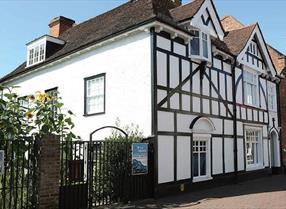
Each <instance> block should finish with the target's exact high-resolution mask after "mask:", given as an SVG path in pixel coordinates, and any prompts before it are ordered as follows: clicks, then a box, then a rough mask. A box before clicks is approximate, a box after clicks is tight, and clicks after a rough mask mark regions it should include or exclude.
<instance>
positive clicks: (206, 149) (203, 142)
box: [192, 134, 211, 182]
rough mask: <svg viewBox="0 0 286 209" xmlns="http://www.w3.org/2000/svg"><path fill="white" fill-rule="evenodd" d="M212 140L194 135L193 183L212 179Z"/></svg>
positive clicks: (202, 135) (201, 135) (200, 135)
mask: <svg viewBox="0 0 286 209" xmlns="http://www.w3.org/2000/svg"><path fill="white" fill-rule="evenodd" d="M210 138H211V136H210V135H208V136H204V134H196V135H194V140H193V153H192V156H193V157H192V159H193V160H192V162H193V181H194V182H199V181H205V180H209V179H211V176H210V145H209V144H210Z"/></svg>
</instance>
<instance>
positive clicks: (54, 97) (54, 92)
mask: <svg viewBox="0 0 286 209" xmlns="http://www.w3.org/2000/svg"><path fill="white" fill-rule="evenodd" d="M45 93H46V94H48V96H50V97H51V99H52V100H51V102H52V105H53V107H52V108H53V109H52V111H53V112H54V114H56V111H57V108H56V106H55V104H56V101H57V98H58V88H57V87H56V88H52V89H48V90H46V91H45Z"/></svg>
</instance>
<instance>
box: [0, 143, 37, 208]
mask: <svg viewBox="0 0 286 209" xmlns="http://www.w3.org/2000/svg"><path fill="white" fill-rule="evenodd" d="M36 151H37V148H36V142H35V141H34V140H27V139H26V140H25V141H24V140H1V139H0V155H1V156H0V158H1V159H0V161H2V160H3V159H4V168H3V167H2V166H3V164H2V163H1V165H0V166H1V169H0V209H11V208H13V209H31V208H35V207H36V196H35V194H36V191H35V189H36V186H35V185H36V179H37V178H36V176H35V175H36V173H37V172H36V167H37V166H36V155H37V153H36Z"/></svg>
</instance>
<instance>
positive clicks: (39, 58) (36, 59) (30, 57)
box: [27, 42, 46, 67]
mask: <svg viewBox="0 0 286 209" xmlns="http://www.w3.org/2000/svg"><path fill="white" fill-rule="evenodd" d="M36 49H37V50H36ZM27 51H28V53H27V67H30V66H33V65H36V64H38V63H41V62H43V61H45V59H46V42H39V43H36V44H33V45H30V46H29V47H28V49H27ZM31 52H32V54H31Z"/></svg>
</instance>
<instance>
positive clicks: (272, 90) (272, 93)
mask: <svg viewBox="0 0 286 209" xmlns="http://www.w3.org/2000/svg"><path fill="white" fill-rule="evenodd" d="M275 101H276V97H275V87H274V86H269V87H268V108H269V109H270V110H275Z"/></svg>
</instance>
